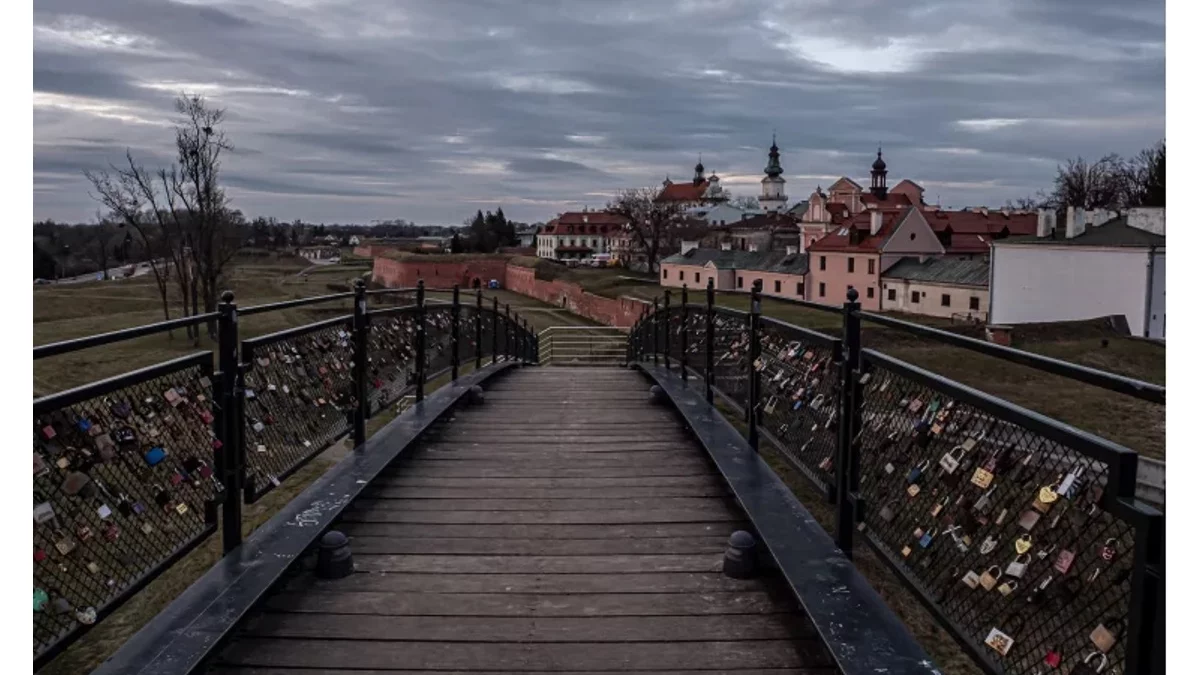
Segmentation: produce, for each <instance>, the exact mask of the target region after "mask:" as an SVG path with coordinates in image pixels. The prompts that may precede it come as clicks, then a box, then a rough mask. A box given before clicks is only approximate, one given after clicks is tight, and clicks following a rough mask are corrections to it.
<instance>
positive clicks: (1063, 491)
mask: <svg viewBox="0 0 1200 675" xmlns="http://www.w3.org/2000/svg"><path fill="white" fill-rule="evenodd" d="M1079 475H1080V469H1079V467H1075V468H1073V469H1071V471H1070V472H1069V473H1068V474H1067V476H1066V478H1063V480H1062V482H1061V483H1059V484H1058V487H1057V488H1055V490H1054V491H1055V492H1056V493H1058V494H1060V495H1062V496H1064V497H1066V498H1067V499H1070V498H1072V497H1074V496H1075V491H1076V490H1077V489H1078V487H1079V486H1078V485H1077V483H1078V481H1079Z"/></svg>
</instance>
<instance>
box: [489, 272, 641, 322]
mask: <svg viewBox="0 0 1200 675" xmlns="http://www.w3.org/2000/svg"><path fill="white" fill-rule="evenodd" d="M504 287H505V288H507V289H508V290H510V291H513V292H515V293H520V294H521V295H528V296H529V297H531V298H534V299H535V300H541V301H542V302H544V303H546V304H549V305H554V306H555V307H562V308H564V309H567V310H570V311H571V312H574V313H575V314H578V315H580V316H582V317H586V318H588V319H591V320H592V321H596V322H598V323H602V324H606V325H609V326H618V327H620V328H629V327H630V326H632V325H633V324H634V322H636V321H637V320H638V317H640V316H641V315H642V312H644V311H645V308H646V306H647V303H645V302H643V301H641V300H636V299H634V298H606V297H604V296H602V295H596V294H594V293H589V292H587V291H585V290H583V289H582V288H580V287H579V286H578V284H574V283H571V282H568V281H543V280H541V279H537V278H536V277H535V276H534V271H533V270H532V269H530V268H528V267H520V266H517V265H509V266H508V270H507V273H506V275H505V279H504Z"/></svg>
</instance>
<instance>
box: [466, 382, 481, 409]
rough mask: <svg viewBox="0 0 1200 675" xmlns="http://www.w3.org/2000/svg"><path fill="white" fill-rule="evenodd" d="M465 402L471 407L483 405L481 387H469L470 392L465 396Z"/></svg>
mask: <svg viewBox="0 0 1200 675" xmlns="http://www.w3.org/2000/svg"><path fill="white" fill-rule="evenodd" d="M467 401H468V402H469V403H471V404H472V405H479V404H480V403H483V387H481V386H479V385H475V386H473V387H471V391H470V392H469V393H468V394H467Z"/></svg>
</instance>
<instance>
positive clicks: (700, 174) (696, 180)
mask: <svg viewBox="0 0 1200 675" xmlns="http://www.w3.org/2000/svg"><path fill="white" fill-rule="evenodd" d="M703 182H704V163H703V162H701V161H699V160H697V161H696V175H695V176H692V185H699V184H701V183H703Z"/></svg>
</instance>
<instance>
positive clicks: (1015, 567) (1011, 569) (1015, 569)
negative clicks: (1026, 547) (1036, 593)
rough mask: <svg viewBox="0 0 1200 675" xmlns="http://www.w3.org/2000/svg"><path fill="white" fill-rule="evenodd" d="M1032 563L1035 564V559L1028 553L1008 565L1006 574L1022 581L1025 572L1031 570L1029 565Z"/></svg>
mask: <svg viewBox="0 0 1200 675" xmlns="http://www.w3.org/2000/svg"><path fill="white" fill-rule="evenodd" d="M1031 562H1033V557H1032V556H1030V555H1029V554H1028V553H1026V554H1024V555H1018V556H1017V557H1016V558H1015V559H1014V560H1013V561H1012V562H1010V563H1009V564H1008V567H1007V568H1005V570H1004V573H1005V574H1006V575H1008V576H1010V577H1014V578H1016V579H1020V578H1021V577H1023V576H1025V570H1027V569H1028V568H1029V563H1031Z"/></svg>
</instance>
